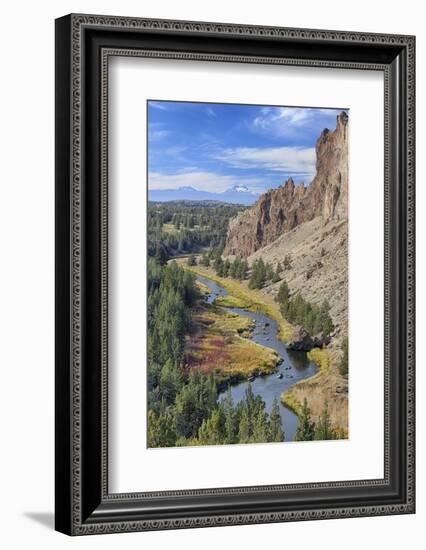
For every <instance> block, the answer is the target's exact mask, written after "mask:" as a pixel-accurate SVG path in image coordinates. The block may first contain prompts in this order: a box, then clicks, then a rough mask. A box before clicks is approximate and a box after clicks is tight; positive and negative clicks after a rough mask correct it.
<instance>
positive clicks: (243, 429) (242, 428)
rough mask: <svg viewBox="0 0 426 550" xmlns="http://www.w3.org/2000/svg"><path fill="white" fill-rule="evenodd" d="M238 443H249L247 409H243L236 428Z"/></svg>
mask: <svg viewBox="0 0 426 550" xmlns="http://www.w3.org/2000/svg"><path fill="white" fill-rule="evenodd" d="M238 441H239V442H240V443H248V442H249V441H250V426H249V418H248V410H247V407H244V408H243V410H242V412H241V418H240V424H239V427H238Z"/></svg>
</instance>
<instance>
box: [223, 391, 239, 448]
mask: <svg viewBox="0 0 426 550" xmlns="http://www.w3.org/2000/svg"><path fill="white" fill-rule="evenodd" d="M222 409H223V414H224V417H225V426H224V431H225V443H236V442H237V433H236V431H237V426H236V423H235V417H236V413H235V410H234V402H233V399H232V391H231V388H228V390H227V392H226V395H225V397H224V399H223V401H222Z"/></svg>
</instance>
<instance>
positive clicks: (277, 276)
mask: <svg viewBox="0 0 426 550" xmlns="http://www.w3.org/2000/svg"><path fill="white" fill-rule="evenodd" d="M281 271H282V267H281V264H280V263H279V262H278V264H277V267H276V268H275V272H274V274H273V276H272V282H273V283H278V282H279V281H281V275H280V273H281Z"/></svg>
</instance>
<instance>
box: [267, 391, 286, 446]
mask: <svg viewBox="0 0 426 550" xmlns="http://www.w3.org/2000/svg"><path fill="white" fill-rule="evenodd" d="M268 441H284V432H283V429H282V426H281V415H280V407H279V405H278V400H277V398H276V397H275V398H274V402H273V404H272V410H271V414H270V415H269V437H268Z"/></svg>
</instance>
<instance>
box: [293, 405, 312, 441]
mask: <svg viewBox="0 0 426 550" xmlns="http://www.w3.org/2000/svg"><path fill="white" fill-rule="evenodd" d="M314 438H315V422H313V421H312V420H311V411H310V409H309V407H308V402H307V400H306V397H305V398H304V400H303V406H302V412H301V415H300V417H299V421H298V425H297V430H296V435H295V436H294V440H295V441H312V440H313V439H314Z"/></svg>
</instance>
